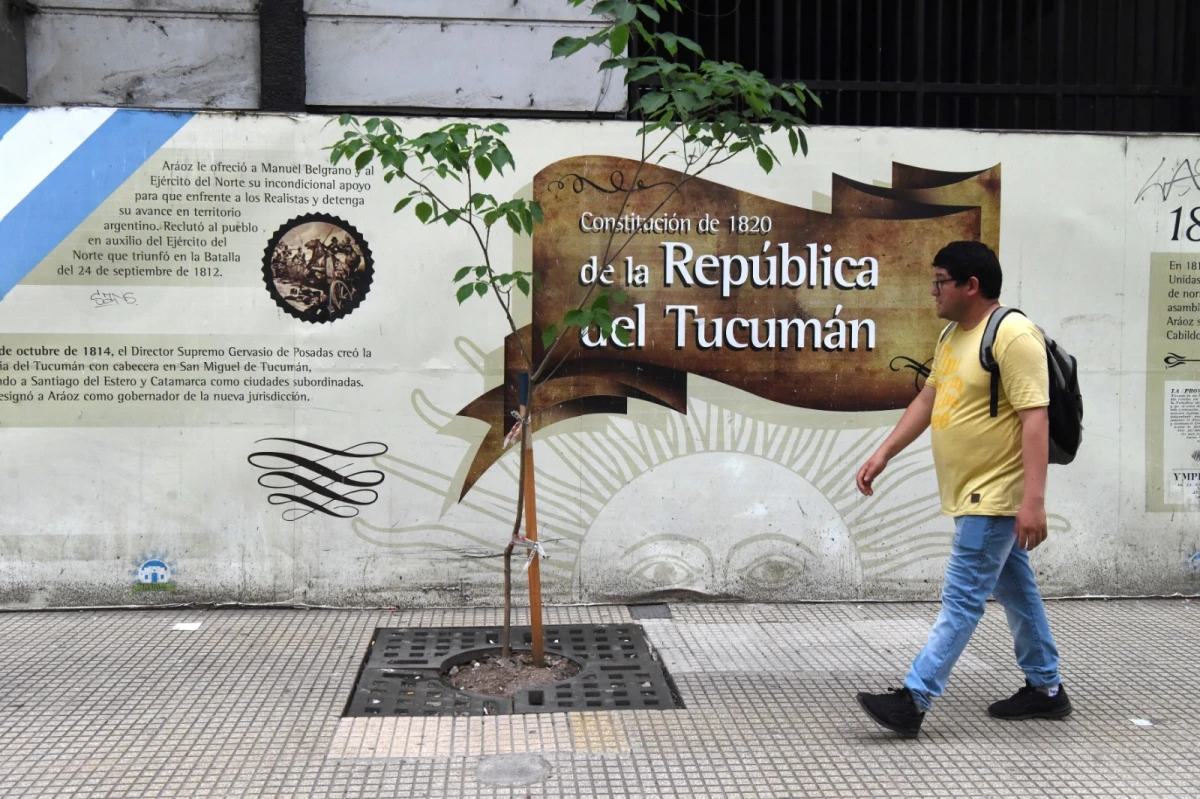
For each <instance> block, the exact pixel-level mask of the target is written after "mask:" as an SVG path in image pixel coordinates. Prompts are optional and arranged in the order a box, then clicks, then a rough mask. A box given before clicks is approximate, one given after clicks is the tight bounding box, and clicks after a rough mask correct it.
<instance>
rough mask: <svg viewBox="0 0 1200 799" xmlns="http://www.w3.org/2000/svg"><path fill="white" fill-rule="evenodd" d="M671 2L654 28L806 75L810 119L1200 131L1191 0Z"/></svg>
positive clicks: (1197, 7) (788, 74) (785, 73)
mask: <svg viewBox="0 0 1200 799" xmlns="http://www.w3.org/2000/svg"><path fill="white" fill-rule="evenodd" d="M681 3H682V5H683V6H684V8H685V10H684V12H683V13H671V14H667V15H665V16H664V17H663V21H662V27H663V29H666V30H673V31H675V32H677V33H679V34H681V35H684V36H688V37H690V38H692V39H695V40H696V41H697V42H699V43H700V44H701V45H702V46H703V48H704V50H705V53H706V54H707V55H708V57H710V58H714V59H720V60H725V59H728V60H734V61H737V62H739V63H741V64H742V65H744V66H746V67H749V68H752V69H757V70H758V71H760V72H762V73H763V74H764V75H766V76H767V77H768V78H771V79H772V80H777V81H784V80H802V81H804V82H805V83H807V84H808V85H809V86H810V87H811V88H812V89H814V90H815V91H817V92H818V94H819V96H820V97H821V100H822V102H823V104H824V106H823V108H821V109H813V111H812V113H811V114H810V118H811V121H812V122H813V123H815V124H830V125H895V126H916V127H965V128H1005V129H1013V128H1018V129H1035V130H1096V131H1100V130H1103V131H1112V130H1121V131H1162V132H1172V131H1174V132H1194V131H1197V130H1200V128H1198V127H1197V126H1198V124H1200V119H1198V118H1197V116H1198V115H1197V99H1198V95H1197V80H1196V78H1197V66H1198V65H1200V45H1197V44H1196V42H1197V38H1198V35H1200V2H1197V1H1196V0H681ZM635 91H636V89H635Z"/></svg>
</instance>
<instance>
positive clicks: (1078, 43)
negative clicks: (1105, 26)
mask: <svg viewBox="0 0 1200 799" xmlns="http://www.w3.org/2000/svg"><path fill="white" fill-rule="evenodd" d="M1076 3H1077V4H1078V5H1077V6H1076V9H1075V121H1074V122H1073V123H1072V125H1071V129H1072V130H1079V129H1080V128H1081V127H1083V126H1082V125H1081V124H1080V122H1079V105H1080V103H1079V98H1080V91H1079V87H1080V86H1082V85H1083V2H1082V0H1076Z"/></svg>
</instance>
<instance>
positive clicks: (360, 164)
mask: <svg viewBox="0 0 1200 799" xmlns="http://www.w3.org/2000/svg"><path fill="white" fill-rule="evenodd" d="M374 157H375V151H374V150H363V151H362V152H361V153H359V154H358V158H356V159H354V171H356V172H362V171H363V168H364V167H365V166H366V165H367V164H369V163H371V159H372V158H374Z"/></svg>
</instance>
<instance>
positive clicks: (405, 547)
mask: <svg viewBox="0 0 1200 799" xmlns="http://www.w3.org/2000/svg"><path fill="white" fill-rule="evenodd" d="M459 344H460V353H463V354H464V359H465V360H467V361H468V362H469V363H472V364H473V365H474V366H475V368H476V369H477V370H478V371H479V373H480V374H481V376H483V375H484V373H485V370H484V368H483V365H482V354H481V353H479V351H478V350H477V349H474V348H473V347H472V345H471V344H470V342H465V341H460V342H459ZM689 395H690V398H689V400H688V406H687V407H688V412H687V414H679V413H675V412H672V411H668V410H666V409H663V408H659V407H657V406H652V405H649V404H647V403H640V402H631V403H630V405H629V413H628V414H627V415H624V416H622V415H593V416H587V417H582V418H577V419H573V420H570V421H567V422H560V423H558V424H556V425H553V426H551V427H549V428H547V429H545V430H541V431H539V432H538V434H537V435H536V437H535V442H536V443H535V452H536V464H537V486H538V495H537V496H538V499H537V502H538V506H537V514H538V521H539V528H540V533H539V538H540V539H541V540H543V541H545V542H547V543H546V545H547V549H548V551H549V554H550V556H551V557H550V558H549V559H548V560H544V561H543V562H542V575H543V580H544V581H545V584H546V586H547V590H549V591H553V592H559V594H560V595H562V596H570V597H572V598H575V599H579V600H582V601H604V600H606V599H608V600H611V599H613V598H624V599H628V598H629V597H630V596H640V597H652V596H656V595H660V596H664V597H671V596H692V595H694V596H698V597H701V596H702V597H711V598H720V597H726V596H728V597H739V598H745V599H752V600H762V601H785V600H788V599H811V598H852V597H858V596H863V595H864V594H865V595H870V591H866V590H865V589H864V586H868V585H874V586H880V585H883V586H888V587H893V588H894V587H901V588H903V587H905V586H912V587H915V588H916V589H917V590H923V591H926V592H927V591H928V588H927V586H928V584H929V582H930V581H931V580H935V579H937V578H940V559H942V558H944V557H945V556H946V555H947V554H948V552H949V546H950V533H951V531H952V529H953V523H952V522H951V521H950V520H949V519H946V518H945V517H943V516H942V514H941V511H940V505H939V499H938V494H937V486H936V479H935V476H934V474H933V464H932V460H931V457H930V454H929V451H928V448H927V447H921V446H913V447H910V448H909V449H908V450H906V451H905V452H904V453H902V454H901V455H899V456H897V457H896V458H894V459H893V460H892V462H891V463H890V464H889V466H888V469H887V471H886V473H885V475H884V476H883V477H881V478H880V479H879V481H878V482H877V485H876V491H875V494H874V496H871V497H864V496H862V495H861V494H859V493H858V491H857V489H856V487H855V482H854V477H855V473H856V472H857V469H858V467H859V466H860V465H861V464H862V462H863V461H864V460H865V459H866V458H867V457H868V456H869V455H870V454H871V452H873V451H874V449H875V448H876V447H877V446H878V445H879V443H880V442H881V441H882V440H883V438H884V437H886V435H887V433H888V432H889V431H890V429H891V427H892V425H893V424H894V419H893V418H891V417H887V416H881V415H880V414H829V413H819V412H813V411H806V410H803V409H796V408H786V407H783V406H780V405H777V404H775V403H770V402H767V401H765V400H759V399H757V398H754V397H751V396H749V395H748V394H745V393H744V392H740V391H737V390H735V389H730V388H728V387H725V386H721V385H719V384H716V383H712V382H710V381H705V380H692V381H691V382H690V383H689ZM411 401H412V407H413V409H414V411H415V412H416V413H417V414H418V416H420V418H422V419H423V420H424V421H425V422H426V423H427V424H428V425H429V427H430V431H431V433H432V432H433V431H438V430H443V429H444V428H445V426H446V425H447V424H448V423H449V422H451V421H452V420H453V419H454V414H453V412H452V411H449V410H447V409H444V408H439V407H437V406H436V405H434V404H433V403H432V402H430V401H429V399H428V397H427V396H426V395H425V394H424V393H423V392H422V391H420V390H417V391H415V392H414V393H413V394H412V398H411ZM855 425H860V426H855ZM514 450H515V448H514ZM514 450H510V451H509V452H508V453H507V454H505V455H504V456H503V457H502V458H501V459H500V460H499V461H498V462H497V463H496V464H495V465H494V466H493V467H492V468H491V469H490V470H488V472H487V473H486V474H485V475H484V477H483V478H482V479H481V480H480V481H479V482H478V483H477V484H476V485H475V486H474V487H473V488H472V489H471V490H470V491H469V492H468V493H467V494H466V496H465V497H463V499H462V501H461V502H457V503H456V502H455V501H454V499H455V498H457V488H458V485H457V484H456V482H455V475H454V474H451V473H449V472H444V473H443V472H439V471H436V470H431V469H430V468H429V467H428V466H426V465H423V464H421V463H419V462H418V461H416V460H410V459H406V458H403V457H399V456H396V455H392V454H388V455H385V456H382V457H379V458H376V459H375V461H374V463H375V465H376V466H377V467H378V468H379V469H381V470H383V471H385V472H388V473H390V474H393V475H395V476H396V477H398V478H400V479H401V480H403V481H405V482H407V483H409V484H411V485H414V486H419V487H420V488H421V489H422V490H424V491H427V492H430V493H431V494H433V495H435V496H437V497H439V498H443V499H444V502H445V504H444V508H445V512H444V513H443V514H442V517H441V519H439V521H438V523H437V524H416V525H403V524H394V525H389V524H378V523H376V522H375V521H374V520H372V519H370V518H368V517H365V516H364V517H360V518H356V519H354V520H353V522H352V528H353V529H354V532H355V534H356V535H357V536H358V537H359V538H361V539H363V540H365V541H368V542H370V543H372V544H374V545H377V546H380V547H384V548H388V549H392V550H397V551H407V552H410V553H413V554H420V555H423V556H424V557H427V558H431V559H434V558H439V557H440V558H444V559H450V558H455V557H460V558H461V557H466V558H478V559H479V560H478V563H477V565H478V566H479V567H480V568H481V569H483V570H484V571H490V572H492V573H493V574H496V575H498V574H499V573H500V571H501V570H502V562H501V561H500V560H499V558H497V557H495V556H496V555H497V554H498V553H499V552H500V550H501V549H502V548H503V545H504V543H505V541H506V538H507V535H508V533H507V531H508V530H509V529H511V526H512V521H513V518H514V515H515V513H516V489H517V479H518V466H519V463H518V461H517V458H516V453H515V451H514ZM468 457H469V455H468ZM1051 526H1052V528H1059V529H1061V528H1063V527H1067V526H1069V525H1066V522H1065V520H1062V519H1060V518H1057V517H1055V518H1054V519H1052V524H1051ZM480 579H484V578H480ZM493 579H494V578H493ZM876 590H877V591H878V592H879V593H880V594H882V593H883V592H884V590H886V589H876Z"/></svg>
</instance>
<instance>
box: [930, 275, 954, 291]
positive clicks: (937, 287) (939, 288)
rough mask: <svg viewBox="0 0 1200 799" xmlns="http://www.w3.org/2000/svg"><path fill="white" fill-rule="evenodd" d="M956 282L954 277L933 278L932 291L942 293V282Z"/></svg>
mask: <svg viewBox="0 0 1200 799" xmlns="http://www.w3.org/2000/svg"><path fill="white" fill-rule="evenodd" d="M957 282H958V281H957V280H955V279H954V278H952V277H944V278H942V279H941V280H935V281H933V293H934V294H941V293H942V284H943V283H957Z"/></svg>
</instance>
